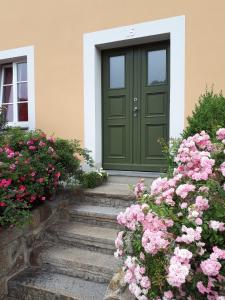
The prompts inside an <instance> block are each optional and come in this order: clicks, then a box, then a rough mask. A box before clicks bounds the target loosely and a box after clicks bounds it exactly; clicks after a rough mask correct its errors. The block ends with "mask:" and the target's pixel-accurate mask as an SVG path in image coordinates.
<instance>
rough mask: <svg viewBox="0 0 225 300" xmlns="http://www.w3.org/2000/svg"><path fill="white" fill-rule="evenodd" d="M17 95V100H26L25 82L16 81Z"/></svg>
mask: <svg viewBox="0 0 225 300" xmlns="http://www.w3.org/2000/svg"><path fill="white" fill-rule="evenodd" d="M17 97H18V102H20V101H27V99H28V98H27V83H18V84H17Z"/></svg>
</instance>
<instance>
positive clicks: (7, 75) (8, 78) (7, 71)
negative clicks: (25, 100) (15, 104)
mask: <svg viewBox="0 0 225 300" xmlns="http://www.w3.org/2000/svg"><path fill="white" fill-rule="evenodd" d="M12 78H13V76H12V67H7V68H4V84H11V83H12Z"/></svg>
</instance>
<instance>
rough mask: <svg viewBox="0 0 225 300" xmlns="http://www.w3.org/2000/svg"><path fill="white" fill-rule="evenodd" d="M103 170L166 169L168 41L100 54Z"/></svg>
mask: <svg viewBox="0 0 225 300" xmlns="http://www.w3.org/2000/svg"><path fill="white" fill-rule="evenodd" d="M102 120H103V126H102V127H103V167H104V168H105V169H111V170H137V171H163V170H164V169H165V159H164V157H163V155H162V151H161V146H160V144H159V143H158V141H159V139H160V138H163V139H165V140H167V139H168V136H169V131H168V130H169V126H168V125H169V43H168V42H163V43H157V44H149V45H142V46H136V47H129V48H124V49H114V50H110V51H109V50H107V51H104V52H103V53H102Z"/></svg>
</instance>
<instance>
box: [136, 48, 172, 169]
mask: <svg viewBox="0 0 225 300" xmlns="http://www.w3.org/2000/svg"><path fill="white" fill-rule="evenodd" d="M168 62H169V47H168V46H167V45H166V44H163V43H162V44H159V45H148V46H144V47H143V48H142V54H141V71H142V73H141V83H140V84H141V97H140V98H141V113H140V116H141V164H142V165H148V166H149V169H150V170H158V171H160V170H163V168H164V167H165V158H164V157H163V154H162V149H161V146H160V143H159V140H160V139H164V140H168V136H169V126H168V124H169V63H168Z"/></svg>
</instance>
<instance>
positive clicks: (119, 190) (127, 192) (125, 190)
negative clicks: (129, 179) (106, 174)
mask: <svg viewBox="0 0 225 300" xmlns="http://www.w3.org/2000/svg"><path fill="white" fill-rule="evenodd" d="M84 193H85V194H88V195H104V196H107V197H113V198H115V197H118V198H120V197H122V198H124V197H125V198H128V199H130V198H134V193H133V192H132V190H131V189H130V187H129V184H120V183H105V184H103V185H101V186H98V187H96V188H94V189H86V190H85V191H84Z"/></svg>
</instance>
